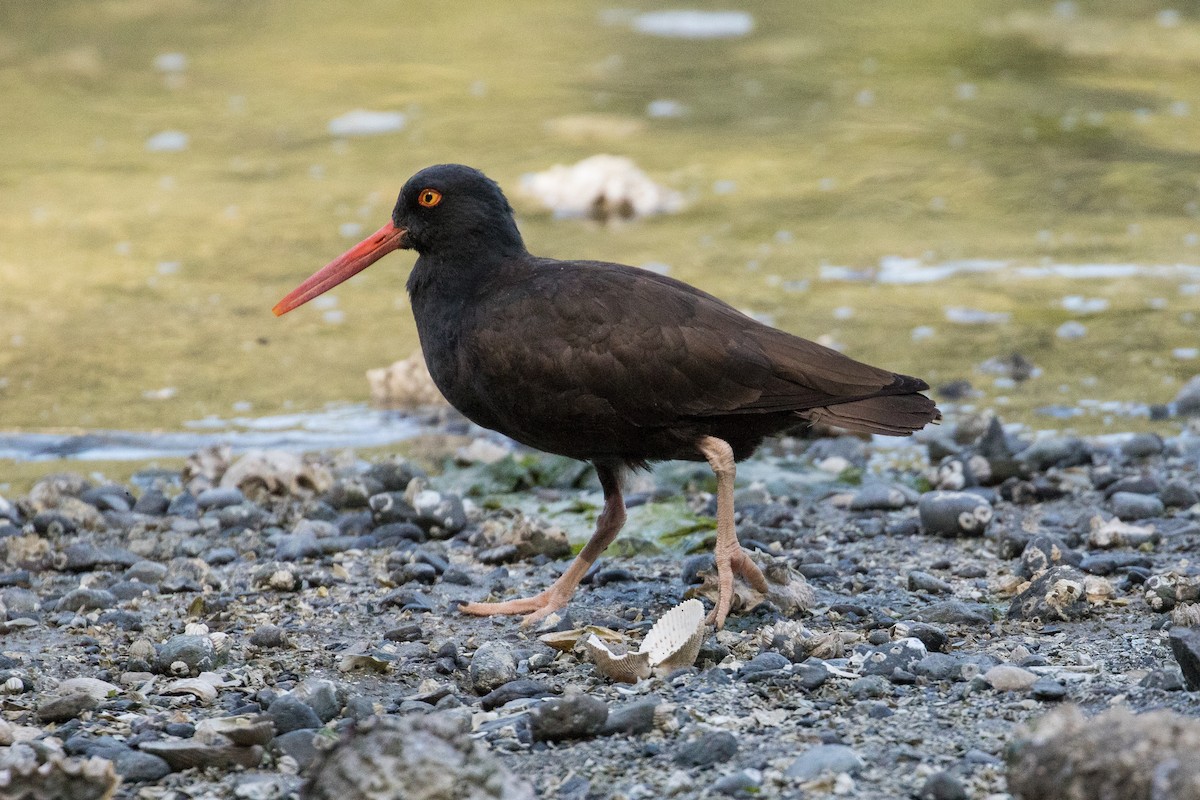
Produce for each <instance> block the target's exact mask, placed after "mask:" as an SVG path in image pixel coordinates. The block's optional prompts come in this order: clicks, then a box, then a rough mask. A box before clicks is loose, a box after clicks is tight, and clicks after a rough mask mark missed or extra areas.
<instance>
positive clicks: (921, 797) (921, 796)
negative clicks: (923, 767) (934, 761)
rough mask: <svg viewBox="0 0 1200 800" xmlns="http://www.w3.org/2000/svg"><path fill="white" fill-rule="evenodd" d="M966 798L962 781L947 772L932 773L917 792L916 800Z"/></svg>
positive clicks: (959, 799) (957, 799)
mask: <svg viewBox="0 0 1200 800" xmlns="http://www.w3.org/2000/svg"><path fill="white" fill-rule="evenodd" d="M968 797H969V795H968V794H967V790H966V789H965V788H964V787H963V785H962V781H960V780H959V779H958V778H956V777H954V776H953V775H951V774H950V773H949V772H935V773H933V774H932V775H930V776H929V777H928V778H926V779H925V783H923V784H922V785H921V788H920V790H919V791H918V792H917V800H967V798H968Z"/></svg>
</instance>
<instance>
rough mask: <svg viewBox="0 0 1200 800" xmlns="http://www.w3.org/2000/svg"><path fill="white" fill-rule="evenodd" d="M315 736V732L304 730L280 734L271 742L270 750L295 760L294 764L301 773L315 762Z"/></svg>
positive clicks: (299, 729) (298, 729)
mask: <svg viewBox="0 0 1200 800" xmlns="http://www.w3.org/2000/svg"><path fill="white" fill-rule="evenodd" d="M315 734H316V731H313V730H309V729H306V728H297V729H296V730H293V731H288V732H287V733H281V734H279V735H278V736H276V737H275V738H274V739H272V740H271V750H272V751H273V752H275V753H278V754H280V755H285V756H291V757H292V758H294V759H296V764H297V765H298V766H299V767H300V770H301V772H303V771H304V770H306V769H308V768H309V767H310V766H312V764H313V762H315V761H316V760H317V747H316V744H315V739H316V736H315Z"/></svg>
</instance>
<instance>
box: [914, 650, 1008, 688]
mask: <svg viewBox="0 0 1200 800" xmlns="http://www.w3.org/2000/svg"><path fill="white" fill-rule="evenodd" d="M996 663H997V662H996V659H995V658H994V657H992V656H989V655H986V654H977V655H969V656H960V655H955V654H951V653H930V654H929V655H927V656H925V657H924V658H922V659H921V660H920V661H918V662H917V663H915V664H913V666H912V671H913V672H914V673H916V674H917V675H921V676H924V677H927V678H929V679H930V680H935V681H969V680H972V679H973V678H975V677H977V676H978V675H980V674H982V673H983V672H985V671H987V670H988V669H991V668H992V667H994V666H995V665H996Z"/></svg>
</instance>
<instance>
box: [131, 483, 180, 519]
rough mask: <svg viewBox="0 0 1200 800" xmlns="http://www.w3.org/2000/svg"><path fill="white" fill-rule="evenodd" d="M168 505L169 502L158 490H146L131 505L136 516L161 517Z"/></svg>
mask: <svg viewBox="0 0 1200 800" xmlns="http://www.w3.org/2000/svg"><path fill="white" fill-rule="evenodd" d="M170 505H171V501H170V500H168V499H167V496H166V495H165V494H163V493H162V492H161V491H159V490H158V489H147V490H146V491H145V492H142V496H141V497H139V498H138V499H137V502H136V503H134V504H133V511H134V513H136V514H146V515H147V516H151V517H161V516H162V515H163V514H165V513H167V508H168V507H170Z"/></svg>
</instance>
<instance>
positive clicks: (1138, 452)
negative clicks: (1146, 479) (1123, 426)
mask: <svg viewBox="0 0 1200 800" xmlns="http://www.w3.org/2000/svg"><path fill="white" fill-rule="evenodd" d="M1162 451H1163V440H1162V437H1161V436H1159V435H1158V434H1156V433H1135V434H1134V435H1133V436H1130V437H1129V438H1128V439H1126V440H1125V441H1123V442H1121V455H1123V456H1125V457H1126V458H1134V459H1136V458H1149V457H1150V456H1156V455H1159V454H1161V453H1162Z"/></svg>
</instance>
